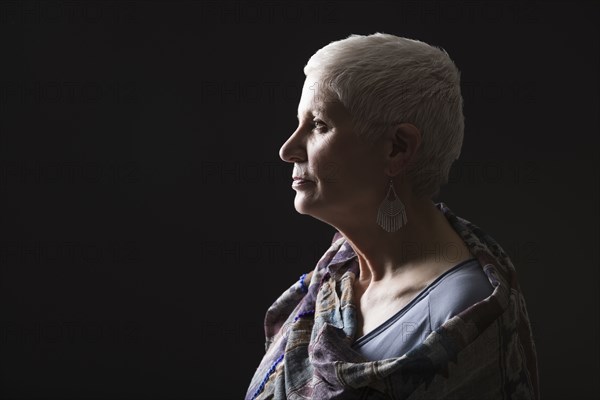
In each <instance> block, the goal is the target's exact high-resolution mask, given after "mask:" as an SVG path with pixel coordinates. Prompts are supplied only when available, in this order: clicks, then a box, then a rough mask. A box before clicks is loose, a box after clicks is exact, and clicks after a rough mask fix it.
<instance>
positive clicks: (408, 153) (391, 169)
mask: <svg viewBox="0 0 600 400" xmlns="http://www.w3.org/2000/svg"><path fill="white" fill-rule="evenodd" d="M420 145H421V131H420V130H419V129H418V128H417V127H416V126H414V125H413V124H410V123H408V122H402V123H400V124H396V125H394V126H393V127H392V129H391V132H390V135H389V136H388V143H387V147H386V151H387V154H386V157H387V160H386V161H387V172H388V174H389V175H390V176H396V175H397V174H398V173H400V172H402V171H403V170H405V169H406V167H407V166H408V164H409V163H410V162H411V160H412V159H413V158H414V156H415V154H416V153H417V150H418V148H419V146H420Z"/></svg>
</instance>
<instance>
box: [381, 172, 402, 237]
mask: <svg viewBox="0 0 600 400" xmlns="http://www.w3.org/2000/svg"><path fill="white" fill-rule="evenodd" d="M390 195H391V196H392V197H391V198H390ZM377 224H378V225H379V226H381V227H382V228H383V229H385V230H386V231H387V232H396V231H397V230H399V229H400V228H402V227H403V226H404V225H406V209H405V207H404V203H402V201H400V198H399V197H398V195H397V194H396V191H395V190H394V182H393V181H392V179H390V187H389V188H388V191H387V194H386V195H385V199H383V201H382V202H381V204H380V205H379V210H378V211H377Z"/></svg>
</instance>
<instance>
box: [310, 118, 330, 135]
mask: <svg viewBox="0 0 600 400" xmlns="http://www.w3.org/2000/svg"><path fill="white" fill-rule="evenodd" d="M312 125H313V130H316V131H317V132H319V133H325V132H327V125H325V124H324V123H323V121H321V120H318V119H315V120H314V121H313V124H312Z"/></svg>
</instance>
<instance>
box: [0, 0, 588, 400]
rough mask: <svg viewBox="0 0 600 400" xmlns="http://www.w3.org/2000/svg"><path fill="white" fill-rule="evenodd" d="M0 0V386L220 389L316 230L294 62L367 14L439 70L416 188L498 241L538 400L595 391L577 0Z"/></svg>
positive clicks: (111, 394) (249, 348)
mask: <svg viewBox="0 0 600 400" xmlns="http://www.w3.org/2000/svg"><path fill="white" fill-rule="evenodd" d="M1 4H2V6H1V8H0V11H1V12H0V41H1V43H0V44H1V49H2V50H1V51H2V56H1V62H0V72H1V77H0V82H1V85H0V96H1V97H0V207H1V208H0V211H1V212H0V227H1V236H0V243H1V247H0V267H1V275H0V277H1V281H0V296H1V297H0V301H1V302H0V304H1V306H0V307H1V308H0V346H1V349H0V365H1V370H0V395H1V397H2V398H10V399H21V398H23V399H30V398H62V399H82V398H89V399H92V398H93V399H111V398H115V399H116V398H123V399H133V398H145V399H149V398H156V399H173V398H190V399H191V398H208V399H217V398H223V399H236V398H242V397H243V395H244V393H245V391H246V388H247V385H248V383H249V381H250V378H251V376H252V374H253V372H254V369H255V368H256V366H257V365H258V363H259V361H260V358H261V357H262V354H263V336H262V335H263V333H262V319H263V316H264V312H265V311H266V309H267V307H268V306H269V305H271V303H272V302H273V301H274V299H275V298H276V297H277V296H278V295H279V294H280V293H281V292H282V291H283V290H284V289H285V288H287V287H288V286H289V285H291V284H292V283H293V282H294V281H295V280H296V279H297V278H298V276H299V275H300V274H301V273H303V272H306V271H308V270H311V269H312V268H313V267H314V265H315V264H316V261H317V260H318V258H319V257H320V255H321V254H322V253H323V252H324V251H325V250H326V249H327V248H328V246H329V243H330V240H331V237H332V234H333V232H334V231H333V228H331V227H329V226H327V225H325V224H323V223H321V222H319V221H317V220H314V219H312V218H311V217H308V216H302V215H299V214H298V213H297V212H296V211H295V210H294V206H293V199H294V191H293V190H292V189H291V188H290V183H291V182H290V181H291V179H290V177H291V172H292V167H291V165H289V164H286V163H284V162H282V161H281V160H280V159H279V157H278V150H279V148H280V146H281V145H282V144H283V142H284V141H285V140H286V139H287V137H288V136H289V135H290V134H291V132H292V131H293V130H294V129H295V124H296V109H297V102H298V99H299V96H300V92H301V87H302V82H303V80H304V75H303V73H302V68H303V67H304V65H305V63H306V61H307V60H308V58H309V57H310V56H311V55H312V54H313V53H314V52H315V51H316V50H317V49H319V48H320V47H322V46H324V45H326V44H327V43H329V42H330V41H333V40H338V39H342V38H345V37H347V36H348V35H350V34H351V33H357V34H370V33H374V32H386V33H392V34H396V35H399V36H406V37H409V38H415V39H419V40H422V41H425V42H428V43H430V44H432V45H436V46H441V47H443V48H444V49H446V50H447V51H448V52H449V53H450V55H451V57H452V58H453V59H454V61H455V62H456V64H457V65H458V67H459V68H460V70H461V72H462V81H463V82H462V85H463V96H464V100H465V115H466V131H465V141H464V147H463V152H462V155H461V158H460V160H459V161H458V162H457V163H456V164H455V167H454V170H453V173H452V174H451V179H450V184H449V185H448V186H446V187H444V189H443V191H442V193H441V194H440V195H439V196H438V198H437V199H436V201H444V202H445V203H446V204H447V205H448V206H449V207H450V208H451V209H452V210H453V211H454V212H455V213H456V214H458V215H459V216H462V217H463V218H466V219H468V220H470V221H472V222H474V223H475V224H477V225H479V226H480V227H481V228H482V229H484V230H485V231H487V232H488V233H490V234H491V235H492V236H493V237H495V238H496V239H497V240H498V241H499V242H500V243H501V244H502V245H503V246H504V247H505V249H506V250H507V252H508V253H509V254H510V255H511V257H512V258H513V261H514V263H515V265H516V267H517V270H518V273H519V279H520V283H521V286H522V289H523V291H524V294H525V298H526V300H527V305H528V309H529V313H530V317H531V322H532V325H533V331H534V336H535V340H536V345H537V351H538V361H539V366H540V381H541V394H542V396H543V398H545V399H564V398H573V399H583V398H592V397H594V398H595V396H592V393H594V392H595V393H596V394H597V392H598V373H599V368H598V355H599V351H598V337H599V335H598V333H599V332H598V331H599V330H598V304H599V302H598V242H599V240H598V182H599V180H598V162H597V160H598V158H597V152H598V140H597V136H598V73H597V72H598V53H599V51H598V50H599V48H598V37H599V35H598V27H597V21H598V7H597V6H596V5H594V3H592V2H589V3H575V2H569V3H566V2H565V3H523V2H521V3H517V2H509V3H504V2H474V1H473V2H461V3H456V2H453V3H450V2H442V1H437V2H415V1H411V2H395V3H391V2H371V3H366V2H343V3H342V2H332V1H324V2H320V3H312V2H303V3H298V2H297V3H293V2H282V3H277V2H260V3H231V2H229V3H227V2H220V3H217V2H169V3H166V2H154V1H150V2H142V1H136V2H129V1H124V2H85V3H84V2H71V1H48V2H43V1H39V2H13V1H7V2H2V3H1Z"/></svg>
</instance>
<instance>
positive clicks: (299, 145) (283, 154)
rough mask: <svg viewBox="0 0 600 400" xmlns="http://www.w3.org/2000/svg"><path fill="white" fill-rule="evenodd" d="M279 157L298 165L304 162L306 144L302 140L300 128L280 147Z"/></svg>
mask: <svg viewBox="0 0 600 400" xmlns="http://www.w3.org/2000/svg"><path fill="white" fill-rule="evenodd" d="M279 157H280V158H281V159H282V160H283V161H285V162H289V163H299V162H303V161H305V160H306V144H305V143H304V139H303V138H302V132H301V130H300V127H298V129H296V131H295V132H294V133H292V135H291V136H290V137H289V138H288V140H286V142H285V143H284V144H283V145H282V146H281V148H280V149H279Z"/></svg>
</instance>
